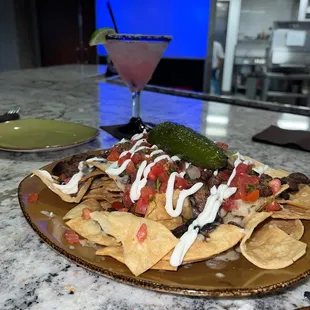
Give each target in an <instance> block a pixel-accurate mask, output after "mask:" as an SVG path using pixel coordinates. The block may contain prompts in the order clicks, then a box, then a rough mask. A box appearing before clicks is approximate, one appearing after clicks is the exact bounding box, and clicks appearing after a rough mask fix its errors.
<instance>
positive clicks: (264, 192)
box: [257, 184, 272, 197]
mask: <svg viewBox="0 0 310 310" xmlns="http://www.w3.org/2000/svg"><path fill="white" fill-rule="evenodd" d="M257 189H258V190H259V196H260V197H269V196H272V190H271V188H270V187H269V186H268V185H267V186H266V185H263V184H259V185H258V186H257Z"/></svg>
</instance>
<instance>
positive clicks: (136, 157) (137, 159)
mask: <svg viewBox="0 0 310 310" xmlns="http://www.w3.org/2000/svg"><path fill="white" fill-rule="evenodd" d="M144 157H145V156H142V154H141V153H134V154H133V155H132V157H131V160H132V162H133V163H134V164H135V165H137V164H138V163H141V162H142V161H143V158H144Z"/></svg>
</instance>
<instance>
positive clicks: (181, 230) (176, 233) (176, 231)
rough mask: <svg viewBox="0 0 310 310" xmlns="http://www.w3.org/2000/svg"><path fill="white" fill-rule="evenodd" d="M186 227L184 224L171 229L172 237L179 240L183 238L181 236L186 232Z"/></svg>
mask: <svg viewBox="0 0 310 310" xmlns="http://www.w3.org/2000/svg"><path fill="white" fill-rule="evenodd" d="M187 228H188V227H187V225H186V224H182V225H180V226H178V227H177V228H175V229H173V230H172V231H171V232H172V233H173V235H174V236H175V237H177V238H181V237H182V236H183V234H185V233H186V232H187Z"/></svg>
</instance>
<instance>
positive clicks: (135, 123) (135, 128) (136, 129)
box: [119, 117, 155, 135]
mask: <svg viewBox="0 0 310 310" xmlns="http://www.w3.org/2000/svg"><path fill="white" fill-rule="evenodd" d="M154 126H155V125H154V124H151V123H144V122H143V121H142V119H141V118H140V117H132V118H131V119H130V121H129V123H128V124H126V125H123V126H120V127H119V130H120V132H123V133H127V134H132V135H134V134H136V133H141V132H143V130H146V131H149V130H151V129H152V128H153V127H154Z"/></svg>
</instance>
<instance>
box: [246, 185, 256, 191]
mask: <svg viewBox="0 0 310 310" xmlns="http://www.w3.org/2000/svg"><path fill="white" fill-rule="evenodd" d="M254 190H255V186H254V185H249V184H247V185H246V191H247V192H253V191H254Z"/></svg>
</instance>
